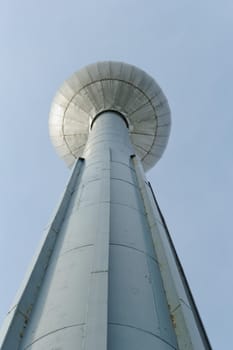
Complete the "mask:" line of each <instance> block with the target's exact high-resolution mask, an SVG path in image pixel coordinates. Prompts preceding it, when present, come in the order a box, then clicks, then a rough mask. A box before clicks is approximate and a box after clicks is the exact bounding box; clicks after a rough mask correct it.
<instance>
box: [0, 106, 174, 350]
mask: <svg viewBox="0 0 233 350" xmlns="http://www.w3.org/2000/svg"><path fill="white" fill-rule="evenodd" d="M133 154H134V150H133V147H132V146H131V143H130V140H129V135H128V129H127V128H126V125H125V122H124V120H123V119H122V118H120V117H119V116H118V115H117V114H115V113H113V112H108V113H104V114H102V115H100V116H99V118H97V119H96V120H95V122H94V125H93V128H92V130H91V132H90V135H89V139H88V143H87V145H86V149H85V151H84V153H83V156H84V161H83V163H82V164H83V165H82V168H81V172H77V166H75V168H74V171H75V174H76V175H75V179H76V180H75V182H74V183H73V185H72V191H71V192H70V191H69V193H68V194H67V195H66V194H65V198H67V200H68V206H67V208H66V211H65V216H64V215H63V214H59V213H58V216H59V217H60V221H59V222H58V225H56V229H55V230H56V241H55V244H54V243H53V244H52V246H51V247H50V248H51V250H50V253H49V262H48V261H47V260H46V259H47V258H45V257H44V258H43V259H42V260H40V259H38V260H37V262H36V266H37V267H41V266H44V264H46V268H45V273H44V276H43V279H41V275H40V273H38V272H35V275H34V277H35V286H37V291H36V294H35V293H34V291H33V290H32V289H31V286H32V285H33V284H32V281H31V280H30V279H28V281H27V284H26V287H25V289H24V291H23V295H24V296H25V298H26V300H28V301H29V300H33V301H32V302H31V310H30V314H29V315H28V319H27V323H26V325H25V324H24V327H23V329H22V327H21V329H19V328H16V329H14V331H13V333H11V336H12V335H13V338H12V339H15V343H14V344H12V345H10V346H9V345H8V344H7V343H6V342H5V343H4V342H3V346H2V348H1V349H2V350H16V349H17V350H26V349H27V350H42V349H43V350H44V349H48V350H51V349H61V350H62V349H69V350H77V349H80V350H81V349H82V350H84V349H85V350H92V349H95V350H126V349H127V350H129V349H133V350H141V349H142V348H144V349H147V350H154V349H160V350H172V349H173V350H177V349H178V347H177V341H176V337H175V332H174V329H173V326H172V321H171V318H170V314H169V307H168V304H167V300H166V295H165V292H164V288H163V283H162V279H161V274H160V268H159V264H158V260H157V257H156V255H155V253H154V249H153V243H152V238H151V234H150V228H149V225H148V221H147V216H146V212H145V207H144V204H143V201H142V197H141V192H140V188H139V182H138V179H137V176H136V172H135V169H134V164H133V162H132V158H131V156H132V155H133ZM75 169H76V170H75ZM60 215H61V216H60ZM42 251H43V248H42ZM36 271H37V270H36ZM33 298H34V299H33ZM19 331H20V334H19ZM10 332H11V331H10V329H9V328H8V332H6V334H7V336H8V339H9V335H10ZM7 336H6V338H7ZM14 337H15V338H14ZM10 338H11V337H10ZM16 344H17V345H16Z"/></svg>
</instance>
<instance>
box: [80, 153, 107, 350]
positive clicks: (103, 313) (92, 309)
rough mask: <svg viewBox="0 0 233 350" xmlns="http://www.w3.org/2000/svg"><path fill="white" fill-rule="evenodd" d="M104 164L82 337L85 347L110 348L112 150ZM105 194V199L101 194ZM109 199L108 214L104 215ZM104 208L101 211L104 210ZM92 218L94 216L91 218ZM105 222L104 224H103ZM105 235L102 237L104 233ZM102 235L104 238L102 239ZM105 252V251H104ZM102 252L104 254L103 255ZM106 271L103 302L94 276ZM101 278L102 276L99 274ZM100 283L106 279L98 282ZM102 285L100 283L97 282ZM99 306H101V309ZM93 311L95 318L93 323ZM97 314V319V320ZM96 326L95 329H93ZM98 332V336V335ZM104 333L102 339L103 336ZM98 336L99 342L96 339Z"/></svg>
mask: <svg viewBox="0 0 233 350" xmlns="http://www.w3.org/2000/svg"><path fill="white" fill-rule="evenodd" d="M104 159H105V162H104V163H105V164H103V169H102V172H103V173H104V174H103V177H102V179H101V181H100V188H99V206H98V216H97V217H98V220H99V223H98V225H97V227H96V236H95V243H94V247H93V258H92V259H93V260H92V267H91V273H90V283H89V290H88V303H87V311H86V332H85V337H84V339H83V345H82V348H83V349H85V350H92V349H93V348H94V347H93V346H94V345H95V349H96V350H107V334H108V274H109V240H110V185H111V183H110V181H111V180H110V179H111V150H110V149H108V150H107V152H106V157H105V158H104ZM103 194H104V196H105V197H106V198H104V199H105V200H104V201H103V198H102V196H103ZM106 203H107V208H108V209H107V214H106V215H104V214H105V213H104V211H105V210H106ZM101 211H102V213H101ZM90 220H91V218H90ZM101 224H102V225H101ZM101 235H102V237H101ZM102 239H103V241H102ZM100 248H103V249H100ZM103 253H104V254H103ZM102 254H103V257H104V258H103V257H102V256H100V255H102ZM103 274H105V275H106V280H105V281H104V288H105V291H101V294H102V295H104V298H105V299H104V300H102V303H99V301H98V303H97V301H96V300H94V298H95V296H96V295H98V289H95V288H94V286H95V282H96V281H95V278H96V276H97V275H100V276H101V275H103ZM99 278H101V277H99ZM97 283H103V282H102V281H101V282H99V281H98V282H97ZM97 288H100V284H99V285H98V286H97ZM98 308H100V309H99V310H98ZM93 315H94V319H95V322H94V323H93ZM97 318H98V322H97ZM97 326H98V327H99V326H100V329H101V332H103V333H101V334H97V330H96V328H97ZM93 327H95V331H93ZM96 336H97V337H96ZM100 337H102V339H100ZM97 338H99V339H100V346H101V348H100V347H99V345H98V340H97ZM96 340H97V342H96Z"/></svg>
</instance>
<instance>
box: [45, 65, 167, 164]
mask: <svg viewBox="0 0 233 350" xmlns="http://www.w3.org/2000/svg"><path fill="white" fill-rule="evenodd" d="M107 110H114V111H118V112H120V113H121V114H122V115H124V116H125V118H126V119H127V122H128V124H129V130H130V138H131V142H132V144H133V145H134V149H135V151H136V153H137V155H138V157H139V158H140V159H141V161H142V164H143V167H144V169H145V170H148V169H150V168H151V167H152V166H153V165H154V164H155V163H156V162H157V161H158V159H159V158H160V157H161V155H162V153H163V151H164V149H165V147H166V145H167V141H168V137H169V133H170V124H171V119H170V109H169V106H168V103H167V100H166V97H165V96H164V94H163V92H162V90H161V89H160V87H159V86H158V84H157V83H156V82H155V81H154V79H152V78H151V77H150V76H149V75H148V74H147V73H145V72H144V71H142V70H140V69H138V68H137V67H135V66H132V65H129V64H126V63H122V62H99V63H95V64H91V65H89V66H87V67H85V68H83V69H82V70H80V71H79V72H77V73H75V74H73V75H72V76H71V77H70V78H69V79H67V80H66V81H65V82H64V84H63V85H62V86H61V88H60V89H59V91H58V93H57V94H56V96H55V98H54V101H53V104H52V108H51V113H50V120H49V130H50V136H51V140H52V143H53V145H54V147H55V149H56V151H57V152H58V154H59V155H60V157H61V158H62V159H64V160H65V162H66V164H67V165H68V166H72V164H73V163H74V161H75V159H76V158H78V157H80V156H82V155H83V151H84V148H85V144H86V142H87V138H88V134H89V131H90V126H91V122H92V120H93V118H95V116H96V115H97V114H98V113H100V112H102V111H107Z"/></svg>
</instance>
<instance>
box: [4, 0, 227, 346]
mask: <svg viewBox="0 0 233 350" xmlns="http://www.w3.org/2000/svg"><path fill="white" fill-rule="evenodd" d="M0 53H1V56H0V59H1V64H0V77H1V80H0V101H1V113H0V122H1V124H0V125H1V137H0V161H1V177H0V223H1V230H0V278H1V279H0V320H1V321H2V320H3V318H4V316H5V314H6V313H7V310H8V308H9V306H10V304H11V302H12V299H13V297H14V295H15V293H16V290H17V289H18V287H19V285H20V282H21V280H22V278H23V276H24V274H25V271H26V269H27V266H28V264H29V263H30V260H31V258H32V255H33V253H34V251H35V249H36V247H37V245H38V242H39V240H40V238H41V235H42V230H43V228H44V227H45V226H46V223H47V222H48V220H49V217H50V215H51V214H52V212H53V209H54V208H55V207H56V204H57V201H58V198H59V195H60V193H61V192H62V190H63V187H64V184H65V182H66V179H67V177H68V174H69V171H68V169H66V167H65V165H64V164H63V163H62V161H61V160H60V159H59V158H58V157H57V155H56V154H55V152H54V150H53V148H52V146H51V144H50V140H49V136H48V127H47V120H48V113H49V109H50V105H51V100H52V98H53V96H54V94H55V92H56V90H57V88H58V87H59V86H60V84H61V83H62V82H63V81H64V79H66V78H67V77H68V76H69V75H71V74H72V73H73V72H74V71H75V70H78V69H80V68H81V67H83V66H85V65H86V64H89V63H92V62H95V61H98V60H108V59H111V60H120V61H125V62H128V63H131V64H135V65H137V66H139V67H140V68H142V69H144V70H146V71H147V72H148V73H149V74H151V75H152V76H153V77H154V78H155V79H156V80H157V82H158V83H159V85H160V86H161V87H162V89H163V91H164V92H165V94H166V96H167V98H168V101H169V104H170V107H171V110H172V133H171V137H170V142H169V145H168V148H167V150H166V151H165V153H164V156H163V158H162V160H161V161H160V162H159V163H158V164H157V165H156V166H155V168H153V169H152V170H151V171H150V172H149V173H148V178H149V180H150V182H151V183H152V186H153V188H154V190H155V192H156V194H157V198H158V201H159V203H160V206H161V209H162V211H163V214H164V216H165V219H166V221H167V224H168V227H169V229H170V232H171V235H172V237H173V240H174V243H175V246H176V249H177V251H178V254H179V256H180V259H181V262H182V264H183V267H184V270H185V272H186V275H187V278H188V280H189V283H190V286H191V289H192V291H193V294H194V297H195V300H196V303H197V305H198V308H199V311H200V314H201V317H202V319H203V322H204V324H205V327H206V330H207V333H208V335H209V338H210V341H211V343H212V346H213V349H221V350H224V349H227V350H228V349H229V350H230V349H233V339H232V334H233V327H232V324H233V323H232V314H233V298H232V296H233V278H232V270H233V262H232V244H233V235H232V222H231V218H232V216H233V211H232V187H233V186H232V182H233V181H232V177H233V165H232V148H233V138H232V132H233V117H232V102H233V94H232V91H233V89H232V80H233V74H232V73H233V1H232V0H221V1H220V0H219V1H217V0H212V1H211V0H196V1H193V0H192V1H191V0H177V1H174V0H170V1H169V0H144V1H136V0H135V1H133V0H124V1H123V0H98V1H97V0H96V1H90V0H89V1H88V0H86V1H84V0H83V1H78V0H63V1H61V0H40V1H36V0H20V1H19V0H1V2H0Z"/></svg>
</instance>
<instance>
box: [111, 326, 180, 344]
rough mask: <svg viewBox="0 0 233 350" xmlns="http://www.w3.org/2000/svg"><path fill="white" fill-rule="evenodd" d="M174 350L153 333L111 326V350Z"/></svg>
mask: <svg viewBox="0 0 233 350" xmlns="http://www.w3.org/2000/svg"><path fill="white" fill-rule="evenodd" d="M132 339H133V350H142V349H145V350H157V349H159V350H174V349H176V348H174V347H173V346H172V345H170V344H168V343H165V342H164V341H163V340H162V339H160V338H158V337H156V336H154V335H153V334H151V333H148V332H143V331H142V330H139V329H136V328H134V327H130V326H128V327H122V326H121V325H120V324H110V325H109V349H111V350H129V349H130V350H131V349H132Z"/></svg>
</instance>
